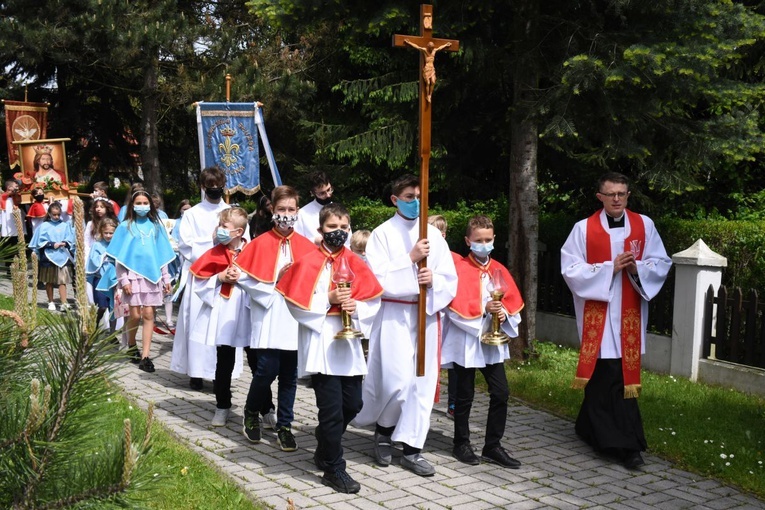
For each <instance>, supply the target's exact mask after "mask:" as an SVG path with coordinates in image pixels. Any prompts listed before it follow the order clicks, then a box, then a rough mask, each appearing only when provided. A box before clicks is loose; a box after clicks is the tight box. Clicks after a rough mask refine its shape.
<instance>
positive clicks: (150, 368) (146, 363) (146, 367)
mask: <svg viewBox="0 0 765 510" xmlns="http://www.w3.org/2000/svg"><path fill="white" fill-rule="evenodd" d="M138 368H140V369H141V370H143V371H144V372H149V373H151V372H154V363H152V362H151V360H150V359H149V358H144V359H142V360H141V361H139V362H138Z"/></svg>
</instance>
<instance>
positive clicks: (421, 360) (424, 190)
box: [393, 4, 460, 377]
mask: <svg viewBox="0 0 765 510" xmlns="http://www.w3.org/2000/svg"><path fill="white" fill-rule="evenodd" d="M393 46H396V47H398V48H407V47H410V48H414V49H416V50H418V51H419V52H420V69H421V70H422V72H421V73H420V80H419V81H420V98H419V106H420V108H419V110H420V121H419V135H420V136H419V138H420V140H419V153H420V186H419V188H420V189H419V191H420V213H419V239H420V240H423V239H428V173H429V170H428V169H429V166H430V116H431V106H432V104H431V102H432V97H433V88H434V86H435V84H436V68H435V65H434V62H435V57H436V53H437V52H439V51H441V50H443V51H450V52H453V51H459V49H460V42H459V41H457V40H454V39H437V38H435V37H433V6H432V5H429V4H423V5H420V35H400V34H395V35H394V36H393ZM427 266H428V263H427V257H426V258H423V259H421V260H420V261H419V262H417V267H418V268H419V269H420V270H421V269H422V268H425V267H427ZM427 295H428V288H427V285H420V294H419V298H418V301H417V317H418V326H417V359H416V368H415V373H416V374H417V376H418V377H423V376H425V343H426V331H425V330H426V324H425V323H426V310H425V309H426V296H427ZM435 365H436V364H433V366H435ZM435 377H437V376H435Z"/></svg>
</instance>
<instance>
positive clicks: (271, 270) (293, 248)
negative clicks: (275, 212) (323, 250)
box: [236, 229, 316, 283]
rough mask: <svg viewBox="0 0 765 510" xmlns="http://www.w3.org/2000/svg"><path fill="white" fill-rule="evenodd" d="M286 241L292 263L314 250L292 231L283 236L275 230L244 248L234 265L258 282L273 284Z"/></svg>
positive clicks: (310, 243)
mask: <svg viewBox="0 0 765 510" xmlns="http://www.w3.org/2000/svg"><path fill="white" fill-rule="evenodd" d="M286 241H289V244H288V246H289V249H290V253H291V256H292V262H297V261H298V260H300V259H301V258H303V256H305V255H307V254H308V253H311V252H313V251H315V250H316V245H315V244H313V243H312V242H311V241H309V240H308V239H306V238H305V237H303V236H301V235H300V234H297V233H295V231H294V230H293V231H292V232H290V233H289V235H287V236H283V235H281V234H280V233H279V232H278V231H277V230H276V229H271V230H269V231H268V232H264V233H263V234H261V235H259V236H258V237H256V238H255V239H253V240H252V241H251V242H250V243H249V244H248V245H247V246H245V248H244V250H242V253H240V254H239V256H238V257H237V258H236V265H237V266H239V267H240V268H242V271H244V272H245V273H247V274H248V275H250V276H252V277H253V278H255V279H256V280H258V281H261V282H263V283H274V282H275V281H276V277H277V276H278V264H279V254H280V253H281V249H282V244H283V243H285V242H286Z"/></svg>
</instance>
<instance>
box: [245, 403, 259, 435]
mask: <svg viewBox="0 0 765 510" xmlns="http://www.w3.org/2000/svg"><path fill="white" fill-rule="evenodd" d="M242 432H243V433H244V437H246V438H247V440H248V441H250V442H251V443H259V442H260V417H259V416H258V413H250V411H249V410H247V408H246V407H245V409H244V423H243V427H242Z"/></svg>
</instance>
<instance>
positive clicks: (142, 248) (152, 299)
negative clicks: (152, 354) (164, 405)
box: [106, 189, 175, 372]
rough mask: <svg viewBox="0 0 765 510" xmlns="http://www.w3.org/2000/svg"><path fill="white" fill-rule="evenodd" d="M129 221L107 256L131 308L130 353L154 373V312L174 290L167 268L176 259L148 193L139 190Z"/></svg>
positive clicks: (129, 208) (119, 229)
mask: <svg viewBox="0 0 765 510" xmlns="http://www.w3.org/2000/svg"><path fill="white" fill-rule="evenodd" d="M125 209H126V211H125V221H123V222H122V223H120V225H119V226H118V227H117V230H116V231H115V232H114V237H112V241H111V243H109V246H108V247H107V249H106V254H107V255H108V256H110V257H112V258H113V259H114V261H115V266H116V270H117V282H118V283H117V288H118V289H119V290H120V291H122V301H123V302H124V303H126V304H127V305H128V306H129V307H130V316H129V318H128V320H127V334H128V352H129V353H130V355H131V356H132V357H133V359H134V362H137V363H138V368H140V369H141V370H143V371H145V372H154V363H152V361H151V359H150V358H149V348H150V347H151V337H152V334H153V332H154V309H155V308H156V307H157V306H160V305H161V304H162V299H163V294H165V293H169V292H170V291H171V286H170V274H169V273H168V271H167V265H168V264H170V263H171V262H172V261H173V259H174V258H175V252H173V248H172V247H171V246H170V239H169V238H168V236H167V232H166V231H165V227H164V226H163V225H162V223H160V222H159V216H158V215H157V209H156V208H155V207H154V203H153V202H152V200H151V195H149V193H148V192H147V191H146V190H143V189H139V190H137V191H135V192H134V193H133V194H132V196H131V199H130V201H129V202H128V204H127V207H125ZM142 318H143V329H142V330H141V331H142V335H141V339H142V343H141V353H140V354H138V349H137V347H136V340H135V338H136V333H137V331H138V323H139V322H140V321H141V319H142Z"/></svg>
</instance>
